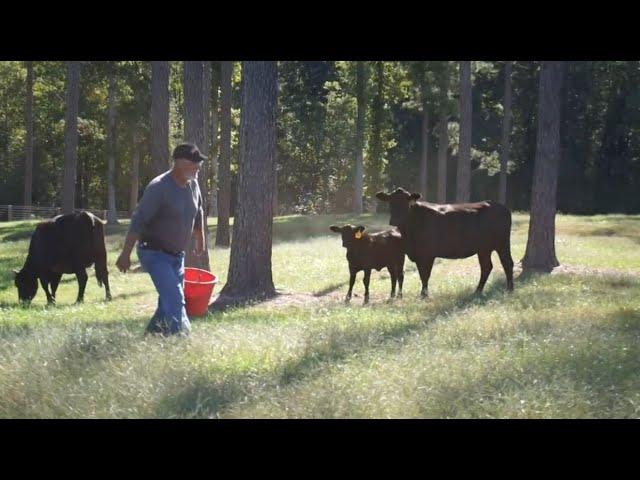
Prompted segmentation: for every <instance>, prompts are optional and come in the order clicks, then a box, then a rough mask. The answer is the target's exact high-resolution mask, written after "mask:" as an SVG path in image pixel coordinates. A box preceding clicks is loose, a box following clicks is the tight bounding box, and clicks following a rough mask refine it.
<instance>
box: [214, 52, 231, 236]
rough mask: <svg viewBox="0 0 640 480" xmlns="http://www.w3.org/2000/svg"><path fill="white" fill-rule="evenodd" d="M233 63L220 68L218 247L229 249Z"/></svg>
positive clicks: (223, 63)
mask: <svg viewBox="0 0 640 480" xmlns="http://www.w3.org/2000/svg"><path fill="white" fill-rule="evenodd" d="M232 74H233V62H222V64H221V66H220V96H221V98H220V104H221V105H220V164H219V165H218V227H217V229H216V246H220V247H228V246H229V243H230V239H229V237H230V235H229V215H230V209H231V77H232Z"/></svg>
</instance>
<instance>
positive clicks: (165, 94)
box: [151, 62, 170, 177]
mask: <svg viewBox="0 0 640 480" xmlns="http://www.w3.org/2000/svg"><path fill="white" fill-rule="evenodd" d="M169 163H170V161H169V62H151V172H152V175H153V176H154V177H155V176H157V175H160V174H161V173H163V172H165V171H167V170H168V169H169Z"/></svg>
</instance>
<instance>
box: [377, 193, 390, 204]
mask: <svg viewBox="0 0 640 480" xmlns="http://www.w3.org/2000/svg"><path fill="white" fill-rule="evenodd" d="M376 198H377V199H378V200H382V201H383V202H386V201H388V200H389V194H388V193H385V192H378V193H376Z"/></svg>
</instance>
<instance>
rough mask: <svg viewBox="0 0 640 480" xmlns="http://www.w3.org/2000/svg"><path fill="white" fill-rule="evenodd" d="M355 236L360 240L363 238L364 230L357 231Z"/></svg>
mask: <svg viewBox="0 0 640 480" xmlns="http://www.w3.org/2000/svg"><path fill="white" fill-rule="evenodd" d="M355 237H356V238H357V239H358V240H359V239H361V238H362V232H356V234H355Z"/></svg>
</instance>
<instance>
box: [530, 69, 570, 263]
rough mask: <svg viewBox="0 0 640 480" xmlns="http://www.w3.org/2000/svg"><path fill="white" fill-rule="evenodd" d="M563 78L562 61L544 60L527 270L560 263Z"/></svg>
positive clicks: (541, 77)
mask: <svg viewBox="0 0 640 480" xmlns="http://www.w3.org/2000/svg"><path fill="white" fill-rule="evenodd" d="M561 80H562V62H542V69H541V71H540V94H539V102H538V135H537V146H536V159H535V165H534V171H533V185H532V189H531V218H530V221H529V237H528V239H527V248H526V252H525V255H524V258H523V260H522V268H523V269H524V270H536V271H543V272H550V271H551V270H553V268H554V267H557V266H558V265H559V263H558V259H557V258H556V253H555V216H556V195H557V185H558V164H559V160H560V88H561Z"/></svg>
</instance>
